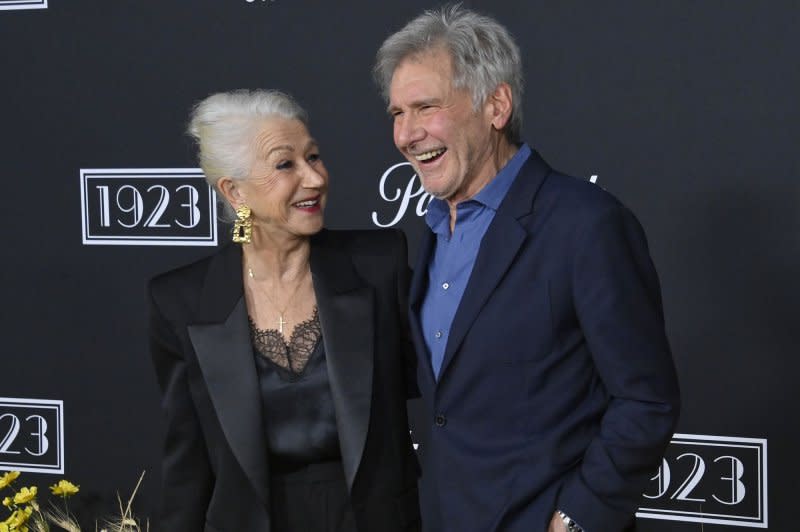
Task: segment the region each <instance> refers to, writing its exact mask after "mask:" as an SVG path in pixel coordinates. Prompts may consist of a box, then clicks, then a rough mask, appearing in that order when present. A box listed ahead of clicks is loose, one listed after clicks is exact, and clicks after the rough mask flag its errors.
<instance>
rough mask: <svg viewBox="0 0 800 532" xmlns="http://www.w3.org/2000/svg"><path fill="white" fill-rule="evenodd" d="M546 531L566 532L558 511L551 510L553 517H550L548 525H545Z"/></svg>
mask: <svg viewBox="0 0 800 532" xmlns="http://www.w3.org/2000/svg"><path fill="white" fill-rule="evenodd" d="M547 532H567V526H566V525H565V524H564V521H562V520H561V516H560V515H558V512H553V518H552V519H550V526H548V527H547Z"/></svg>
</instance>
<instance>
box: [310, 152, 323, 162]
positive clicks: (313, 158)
mask: <svg viewBox="0 0 800 532" xmlns="http://www.w3.org/2000/svg"><path fill="white" fill-rule="evenodd" d="M319 159H320V157H319V153H312V154H311V155H309V156H308V162H310V163H315V162H317V161H319Z"/></svg>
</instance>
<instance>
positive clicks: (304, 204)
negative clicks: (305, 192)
mask: <svg viewBox="0 0 800 532" xmlns="http://www.w3.org/2000/svg"><path fill="white" fill-rule="evenodd" d="M317 203H319V200H307V201H301V202H299V203H295V204H294V206H295V207H300V208H301V209H304V208H306V207H313V206H314V205H316V204H317Z"/></svg>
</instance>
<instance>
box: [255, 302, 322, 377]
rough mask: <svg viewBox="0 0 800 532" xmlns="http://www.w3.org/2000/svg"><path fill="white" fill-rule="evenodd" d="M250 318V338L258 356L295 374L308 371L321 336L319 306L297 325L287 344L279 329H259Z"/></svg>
mask: <svg viewBox="0 0 800 532" xmlns="http://www.w3.org/2000/svg"><path fill="white" fill-rule="evenodd" d="M247 319H248V321H249V322H250V339H251V341H252V342H253V346H254V347H255V348H256V351H258V354H259V355H261V356H263V357H265V358H267V359H269V360H270V361H272V362H274V363H275V364H277V365H278V366H280V367H282V368H283V369H285V370H288V371H291V372H292V373H294V374H296V375H297V374H300V373H302V372H303V370H305V369H306V365H307V364H308V361H309V360H310V359H311V355H312V354H314V348H316V347H317V343H318V342H319V339H320V337H321V336H322V327H321V326H320V324H319V311H318V310H317V307H316V306H315V307H314V311H313V313H312V314H311V317H310V318H309V319H307V320H306V321H303V322H300V323H298V324H297V326H295V328H294V330H293V331H292V336H291V337H290V338H289V341H288V342H287V341H286V339H285V338H284V337H283V334H281V333H280V332H279V331H278V330H277V329H259V328H258V327H257V326H256V324H255V322H254V321H253V318H251V317H250V316H248V317H247Z"/></svg>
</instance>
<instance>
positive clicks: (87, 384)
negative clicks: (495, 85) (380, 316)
mask: <svg viewBox="0 0 800 532" xmlns="http://www.w3.org/2000/svg"><path fill="white" fill-rule="evenodd" d="M37 4H38V5H37ZM47 4H48V3H47V2H46V1H43V0H42V1H39V2H31V3H29V4H23V3H19V2H16V3H15V2H13V1H0V8H3V9H2V10H0V50H2V55H1V56H0V68H1V69H2V70H0V72H2V74H1V75H2V77H1V78H0V79H1V80H2V81H0V98H2V117H1V118H0V124H2V133H1V134H0V135H2V136H1V137H0V138H2V148H0V153H2V160H3V163H4V164H3V166H4V168H5V172H6V174H5V180H4V182H5V185H6V189H5V191H6V193H5V197H6V200H5V202H4V206H3V209H2V211H0V212H2V222H3V227H4V228H5V229H4V233H3V235H4V238H3V248H4V250H3V260H2V261H0V272H2V279H3V282H2V284H0V286H2V301H3V312H2V321H0V323H2V337H3V348H2V359H1V360H2V362H1V365H0V372H1V373H2V378H1V379H0V397H2V398H8V399H0V415H2V416H4V417H0V469H20V464H23V467H22V468H23V469H39V470H43V469H46V467H51V470H50V471H49V472H45V473H26V477H27V481H28V482H36V483H38V484H39V485H40V486H44V485H45V484H49V483H52V482H54V481H55V480H57V479H59V478H61V477H62V475H61V474H60V473H59V474H56V473H54V472H53V470H52V468H53V467H54V466H52V464H58V463H60V467H61V468H63V470H64V472H63V476H66V477H68V478H70V479H72V480H74V481H75V482H77V483H79V484H81V486H82V493H81V496H80V498H79V499H78V500H76V501H75V502H76V503H77V504H75V505H74V507H75V508H77V509H79V510H81V509H82V510H86V511H91V512H95V511H100V510H102V509H104V507H105V505H107V504H108V503H109V502H110V501H111V500H112V499H113V497H114V496H115V492H116V491H117V490H121V491H122V493H123V495H124V494H125V493H127V492H129V491H130V488H132V486H133V484H134V483H135V481H136V478H137V477H138V475H139V473H140V472H141V471H142V470H147V472H148V474H147V476H146V479H145V482H144V484H143V487H142V489H141V492H140V493H139V495H138V497H137V502H136V511H137V513H138V514H139V515H140V516H147V515H149V514H151V513H152V510H153V507H154V505H155V502H156V500H157V497H158V489H159V488H158V482H157V477H158V463H159V454H160V441H161V434H162V429H163V426H162V421H161V418H160V412H159V406H158V401H159V394H158V389H157V386H156V382H155V378H154V376H153V373H152V370H151V367H150V361H149V357H148V354H147V349H146V321H145V319H146V316H145V314H146V304H145V291H144V285H145V282H146V279H147V278H149V277H150V276H152V275H153V274H155V273H157V272H159V271H163V270H165V269H168V268H170V267H172V266H175V265H177V264H180V263H184V262H187V261H189V260H191V259H194V258H196V257H199V256H201V255H204V254H207V253H209V252H211V251H212V248H210V247H207V246H202V245H201V246H191V247H189V246H184V245H179V244H181V243H182V242H181V241H179V240H174V241H170V240H164V239H163V238H162V240H160V241H158V242H148V241H147V240H139V241H135V240H134V238H136V235H139V236H141V235H143V234H145V233H147V231H144V232H139V233H137V231H138V229H137V228H133V229H130V228H125V227H122V226H120V225H119V224H117V225H116V226H115V223H116V222H115V220H121V219H126V218H125V216H127V215H134V216H135V214H136V213H135V209H131V210H130V212H128V211H127V210H124V209H127V207H128V206H133V205H134V203H135V202H134V199H135V195H136V192H134V191H133V189H137V190H139V195H140V197H142V198H144V200H143V201H144V205H143V207H142V210H143V211H147V210H148V209H150V210H153V209H154V208H156V207H157V204H158V203H159V200H158V199H157V198H158V194H159V193H160V192H161V191H162V189H159V188H156V189H155V190H152V189H151V190H150V191H149V192H147V194H145V191H146V188H147V187H148V186H149V184H152V183H155V184H156V185H157V186H162V187H168V184H169V183H194V186H195V187H196V188H197V189H198V190H199V189H201V188H202V187H199V186H197V182H196V180H195V181H191V182H190V181H180V179H178V181H169V180H166V181H165V180H164V179H166V178H165V177H164V176H163V175H162V174H166V173H168V172H163V171H162V172H160V173H158V172H157V173H155V174H152V175H150V174H147V172H143V170H142V169H175V168H193V167H195V166H196V162H195V160H194V151H193V148H192V146H191V143H190V142H189V140H188V138H187V137H186V136H185V135H184V134H183V130H184V128H185V123H186V119H187V114H188V110H189V108H190V106H191V105H192V103H193V102H195V101H197V100H198V99H200V98H202V97H204V96H206V95H208V94H210V93H212V92H217V91H220V90H228V89H233V88H240V87H272V88H280V89H283V90H286V91H288V92H290V93H292V94H293V95H295V96H296V97H297V98H298V99H299V100H300V102H301V103H302V104H303V105H304V106H305V107H306V108H307V109H308V110H309V112H310V115H311V119H312V132H313V134H314V135H315V136H316V137H317V138H318V139H319V140H320V141H321V143H322V149H323V157H324V159H325V162H326V164H327V166H328V169H329V170H330V173H331V176H332V180H331V186H332V192H331V198H330V202H329V208H328V211H327V221H328V225H329V226H330V227H365V228H367V227H373V226H374V225H375V222H374V221H373V218H374V220H376V221H377V222H378V223H380V224H384V225H385V224H388V223H389V222H390V221H392V220H393V218H395V215H396V214H397V213H398V208H399V204H400V203H401V200H400V199H398V200H397V201H388V200H386V199H384V198H383V197H382V196H381V194H380V192H381V191H380V190H379V184H380V178H381V176H382V175H383V174H384V173H385V172H386V171H387V170H388V169H389V168H390V167H392V166H393V165H395V164H396V163H399V162H401V158H400V156H399V155H398V154H397V153H396V151H395V148H394V147H393V145H392V142H391V125H390V122H389V120H388V118H387V117H386V115H385V113H384V111H383V109H384V104H383V102H382V101H381V100H380V98H379V96H378V94H377V91H376V89H375V87H374V85H373V83H372V80H371V77H370V68H371V64H372V59H373V57H374V52H375V50H376V49H377V47H378V46H379V44H380V43H381V41H382V40H383V38H385V37H386V36H387V35H388V33H389V32H390V31H392V30H394V29H397V28H399V27H400V26H401V25H402V24H403V23H404V22H405V21H407V20H408V19H410V18H411V17H413V16H414V15H416V14H417V13H418V12H420V11H421V10H422V9H423V8H427V7H431V4H428V3H427V2H420V1H417V0H406V1H404V2H393V3H383V2H373V1H368V0H359V1H356V0H352V1H340V2H312V1H307V0H273V1H269V0H266V1H262V0H255V1H250V0H225V1H222V0H192V1H176V0H160V1H142V0H113V1H109V0H70V1H68V2H67V1H61V0H51V1H50V2H49V5H47ZM465 4H466V5H467V6H469V7H473V8H475V9H478V10H481V11H484V12H486V13H488V14H491V15H493V16H495V17H496V18H498V19H499V20H500V21H501V22H503V23H504V24H505V25H507V26H508V28H509V29H510V30H511V31H512V33H513V34H514V35H515V36H516V37H517V39H518V42H519V44H520V47H521V48H522V50H523V55H524V65H525V70H526V83H527V85H526V96H525V122H526V124H525V128H524V131H525V138H526V139H527V141H528V142H529V143H530V144H531V145H532V146H533V147H535V148H536V149H537V150H539V151H540V152H541V153H542V154H543V156H544V157H545V158H546V159H547V160H548V161H549V162H550V164H551V165H553V166H555V167H556V168H559V169H561V170H563V171H566V172H569V173H573V174H575V175H579V176H585V177H586V178H589V177H590V176H596V178H593V179H596V182H597V184H598V185H600V186H603V187H604V188H606V189H607V190H609V191H611V192H612V193H614V194H615V195H617V196H618V197H619V198H620V199H621V200H622V201H623V202H624V203H626V204H627V205H629V206H630V207H631V208H632V209H633V210H634V212H636V213H637V215H638V216H639V218H640V220H641V221H642V223H643V225H644V227H645V229H646V231H647V233H648V237H649V240H650V244H651V251H652V255H653V258H654V260H655V263H656V265H657V267H658V270H659V272H660V274H661V279H662V288H663V293H664V305H665V311H666V318H667V327H668V333H669V337H670V340H671V343H672V347H673V350H674V355H675V360H676V364H677V367H678V373H679V376H680V381H681V386H682V392H683V401H684V408H683V412H682V416H681V421H680V424H679V427H678V432H679V433H680V434H683V435H695V436H686V437H685V440H687V441H688V443H687V441H678V440H680V438H678V437H676V442H675V443H674V444H673V446H671V448H670V452H668V462H669V463H668V465H669V466H671V483H672V484H671V485H667V483H666V482H665V480H666V475H665V474H664V471H663V470H662V474H661V476H660V477H656V478H655V479H654V481H653V486H651V488H649V492H650V493H651V496H652V494H656V495H657V494H659V493H660V492H661V491H664V493H665V494H664V495H663V496H661V497H656V498H653V499H643V507H649V508H655V509H656V510H657V511H656V512H655V513H657V514H658V517H659V518H657V519H653V518H645V517H642V518H641V519H640V520H639V526H640V528H641V529H642V530H645V531H648V530H653V531H663V530H678V531H684V530H701V528H702V527H703V526H705V527H707V528H709V529H718V530H719V529H725V528H733V527H735V526H736V525H737V524H738V525H741V526H745V525H749V526H762V527H763V526H765V525H766V523H767V522H768V524H769V526H771V527H773V528H775V529H779V530H790V529H794V528H795V526H794V522H795V520H796V518H795V517H794V512H793V508H792V506H793V503H794V495H795V494H794V492H793V490H794V487H795V486H796V484H797V475H798V472H800V471H798V467H797V458H796V457H797V452H796V449H797V446H798V445H799V444H800V431H799V430H798V426H799V424H798V421H799V419H798V418H799V417H800V416H799V415H798V407H797V391H796V388H795V386H794V381H795V376H796V375H797V374H798V370H799V369H800V362H799V361H798V357H797V354H798V341H800V332H798V329H799V328H798V326H797V323H796V322H797V317H796V310H797V302H798V300H799V299H798V296H800V293H799V292H800V289H799V287H800V283H799V282H798V280H797V273H798V272H800V238H799V237H798V235H800V231H799V230H800V211H799V210H798V208H797V206H798V201H799V200H800V185H798V174H799V173H800V172H798V170H799V168H798V160H799V159H800V156H798V149H797V141H798V139H800V135H798V133H800V113H798V109H799V108H800V106H799V105H798V95H800V66H799V65H800V62H798V55H797V54H798V50H800V37H798V34H800V32H798V31H797V28H798V22H800V6H798V4H797V3H796V2H794V1H793V0H784V1H778V0H764V1H760V2H759V1H755V0H726V1H721V0H720V1H717V0H693V1H689V0H673V1H671V2H656V1H640V0H626V1H623V0H620V1H609V2H591V1H565V2H544V1H528V2H526V1H523V0H494V1H491V2H489V1H473V2H465ZM27 7H36V8H37V9H21V8H27ZM89 169H107V170H110V169H116V170H117V171H118V172H121V174H122V176H121V179H122V180H121V181H106V182H104V183H105V184H104V185H102V186H106V187H110V190H111V193H112V196H111V198H112V201H113V199H115V198H116V199H117V206H116V208H117V211H114V210H113V209H112V212H111V214H112V218H113V219H114V220H112V222H111V224H110V225H111V227H106V230H107V231H110V232H111V233H114V232H115V231H116V233H115V234H117V236H119V238H120V239H121V240H118V241H115V242H114V243H115V244H130V243H137V244H140V245H111V244H102V243H100V244H99V245H97V244H98V242H97V241H92V240H91V239H87V238H86V236H87V235H86V229H85V228H84V226H83V224H82V221H85V220H87V219H90V218H91V219H94V220H95V221H94V222H92V221H91V220H90V221H89V222H87V223H88V224H89V225H91V224H92V223H95V225H96V226H97V227H95V229H96V231H95V232H96V233H98V234H99V232H102V231H101V229H102V227H101V226H102V222H100V223H99V225H97V223H98V222H97V221H96V218H97V216H98V214H97V212H95V211H96V210H97V201H98V200H97V199H96V198H98V197H100V195H99V194H100V188H98V187H97V182H95V184H94V185H91V183H90V182H89V181H87V180H85V175H84V174H88V173H90V172H85V171H86V170H89ZM123 169H127V170H123ZM82 170H84V172H82ZM101 173H102V172H101ZM106 173H107V174H109V173H110V172H106ZM131 174H137V175H138V177H137V175H131ZM141 174H145V175H149V176H150V177H149V178H148V179H154V181H147V180H146V179H145V180H142V179H141ZM126 176H127V177H126ZM159 176H160V177H159ZM411 177H412V172H411V171H410V170H409V168H408V167H399V168H397V169H395V170H394V171H392V172H390V173H389V174H388V176H387V177H386V182H385V183H384V185H385V190H384V191H383V193H384V195H385V197H386V198H389V199H392V198H393V197H394V195H395V194H396V193H399V192H400V190H398V189H403V190H404V189H405V188H406V185H407V184H408V182H409V180H410V179H411ZM126 179H127V181H126ZM137 179H138V180H137ZM159 179H162V180H161V181H159ZM126 183H127V184H128V186H129V187H131V188H128V189H126V191H125V192H122V193H121V195H117V196H114V195H113V194H114V192H115V191H118V190H119V187H120V186H124V185H125V184H126ZM159 183H160V185H159ZM82 185H86V187H87V190H89V189H91V190H89V192H86V191H84V192H82V190H83V188H82ZM92 186H94V187H95V188H91V187H92ZM170 186H171V185H170ZM114 187H117V188H114ZM137 187H138V188H137ZM143 187H144V188H143ZM411 187H412V188H413V187H414V183H412V184H411ZM106 190H109V188H107V189H106ZM168 192H170V193H171V194H172V196H171V197H172V198H178V194H179V193H178V192H177V191H176V190H175V188H174V187H173V188H170V189H169V190H168ZM148 194H149V195H148ZM84 198H86V201H85V202H84V201H82V199H84ZM93 198H94V199H93ZM154 198H155V199H154ZM162 199H163V195H162ZM420 199H422V200H423V203H422V204H421V205H420V207H423V208H424V198H421V197H420V196H416V197H414V198H412V200H411V203H410V205H409V208H408V210H407V212H406V213H405V215H404V216H402V218H401V220H400V221H399V223H397V224H396V226H398V227H401V228H403V229H405V230H406V232H407V233H408V235H409V239H410V241H411V243H412V247H413V245H414V244H416V242H417V240H418V233H419V231H420V229H421V227H422V224H421V220H420V219H419V218H418V216H417V215H416V213H415V208H416V207H417V206H418V202H419V200H420ZM180 201H184V200H180ZM148 202H149V203H148ZM179 203H180V202H177V203H176V201H173V203H172V204H170V205H169V209H170V210H169V211H168V214H170V213H172V214H174V213H177V212H182V211H180V209H181V207H180V205H179ZM93 209H94V210H93ZM176 209H177V210H176ZM90 211H91V212H90ZM209 214H210V212H208V211H201V215H202V216H204V217H205V218H206V219H207V218H208V216H209ZM117 215H118V216H117ZM177 216H178V215H177V214H176V215H175V216H174V217H173V218H174V219H177V218H176V217H177ZM92 217H94V218H92ZM165 219H166V218H165ZM134 221H136V220H134ZM129 225H134V224H129ZM139 225H141V224H139ZM172 226H173V227H172V228H167V229H163V230H162V229H158V228H155V229H153V231H155V232H156V233H158V234H159V235H160V236H162V237H163V236H164V234H172V235H173V236H174V237H175V238H180V236H181V233H180V229H178V228H177V226H176V225H175V224H174V223H173V224H172ZM224 229H225V228H224V226H220V235H221V236H220V239H222V238H223V237H222V233H223V232H224ZM173 230H175V231H176V232H173V233H171V232H170V231H173ZM159 231H160V233H159ZM82 235H83V238H82ZM145 236H147V235H146V234H145ZM126 239H127V240H126ZM184 243H189V241H187V242H184ZM193 243H194V244H197V243H198V242H193ZM156 244H158V245H156ZM34 399H37V400H46V401H48V404H51V403H53V402H54V401H56V402H57V401H61V404H60V406H61V407H62V409H61V416H62V418H61V422H62V423H63V429H60V427H59V425H58V422H57V418H56V417H47V416H52V412H53V411H52V410H48V411H47V412H49V413H47V414H46V415H44V414H43V412H44V410H41V408H40V407H41V406H42V405H41V404H37V403H36V402H35V401H32V400H34ZM3 401H5V402H3ZM37 408H40V410H36V409H37ZM37 412H39V414H37ZM36 415H42V416H43V418H46V419H48V420H49V424H48V426H47V427H46V431H45V430H43V426H42V424H41V421H40V418H36V417H35V416H36ZM16 422H19V423H18V425H17V428H18V432H17V433H14V431H13V429H14V426H15V423H16ZM42 432H46V434H47V436H48V437H49V439H48V443H49V451H48V452H47V453H44V454H42V451H43V447H42V445H43V442H42V436H41V433H42ZM697 435H701V436H697ZM12 436H13V437H12ZM730 438H734V439H735V441H734V440H731V439H730ZM751 439H754V440H753V441H751ZM59 442H60V443H59ZM698 442H700V443H698ZM714 442H716V443H714ZM4 445H5V447H4ZM59 445H63V456H61V457H58V456H55V455H54V453H56V450H55V449H56V447H58V446H59ZM767 447H768V449H769V461H768V462H767V460H766V452H767ZM59 449H60V447H59ZM15 453H16V454H15ZM670 453H671V454H670ZM736 453H740V454H736ZM742 453H743V454H742ZM38 454H42V456H37V455H38ZM56 454H58V453H56ZM26 455H29V456H26ZM731 457H733V458H731ZM51 459H52V460H51ZM26 460H27V461H26ZM36 460H39V462H37V463H38V464H39V465H35V464H34V465H30V464H31V463H33V462H36ZM715 460H716V461H715ZM737 460H738V462H737ZM45 462H47V463H48V464H50V465H49V466H48V465H47V464H45ZM24 464H28V465H24ZM737 465H741V467H740V468H739V469H737ZM723 466H724V467H723ZM767 466H768V467H767ZM718 467H723V469H715V468H718ZM726 468H727V469H726ZM56 469H58V467H56ZM767 472H768V475H767ZM726 477H728V478H727V479H726ZM730 477H733V479H731V478H730ZM680 483H683V484H682V485H680V486H679V484H680ZM662 488H663V489H662ZM679 488H682V489H679ZM714 497H716V498H717V499H720V500H724V501H727V502H728V504H724V503H715V502H714V500H715V499H714ZM701 499H702V500H701ZM737 500H738V502H736V501H737ZM731 503H733V504H731ZM715 504H716V506H715ZM642 513H653V512H642ZM737 515H738V517H736V516H737ZM743 516H744V517H743ZM767 516H768V519H767ZM3 517H4V516H3ZM670 518H672V519H676V518H677V519H689V521H676V520H667V519H670ZM701 520H704V521H705V523H701V522H700V521H701ZM714 521H718V522H727V523H733V524H717V525H713V524H709V523H712V522H714Z"/></svg>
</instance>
